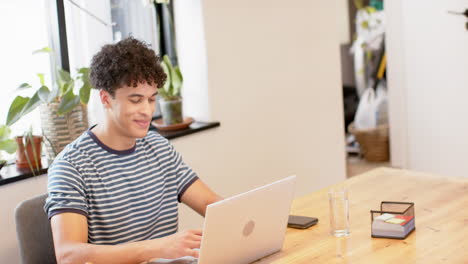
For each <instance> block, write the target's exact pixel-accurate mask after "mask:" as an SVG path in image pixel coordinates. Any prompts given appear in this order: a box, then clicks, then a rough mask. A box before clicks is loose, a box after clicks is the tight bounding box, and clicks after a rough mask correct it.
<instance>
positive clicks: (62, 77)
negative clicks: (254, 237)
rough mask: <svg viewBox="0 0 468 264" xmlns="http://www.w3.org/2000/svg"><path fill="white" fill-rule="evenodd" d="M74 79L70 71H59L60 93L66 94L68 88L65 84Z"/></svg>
mask: <svg viewBox="0 0 468 264" xmlns="http://www.w3.org/2000/svg"><path fill="white" fill-rule="evenodd" d="M71 80H72V78H71V76H70V73H69V72H67V71H64V70H62V69H58V71H57V84H58V85H59V89H60V95H63V94H65V92H66V90H65V88H64V86H65V84H66V83H68V82H70V81H71Z"/></svg>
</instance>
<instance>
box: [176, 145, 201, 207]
mask: <svg viewBox="0 0 468 264" xmlns="http://www.w3.org/2000/svg"><path fill="white" fill-rule="evenodd" d="M170 149H171V152H172V153H171V155H172V157H173V164H174V168H175V171H176V178H177V199H178V201H179V202H180V198H181V197H182V195H183V194H184V193H185V191H186V190H187V189H188V187H190V185H192V183H194V182H195V181H196V180H197V179H198V175H197V174H196V173H195V172H194V171H193V170H192V168H190V167H189V166H188V165H187V164H185V162H184V161H183V160H182V156H181V155H180V154H179V153H178V152H177V151H176V150H175V149H174V147H173V146H172V145H170Z"/></svg>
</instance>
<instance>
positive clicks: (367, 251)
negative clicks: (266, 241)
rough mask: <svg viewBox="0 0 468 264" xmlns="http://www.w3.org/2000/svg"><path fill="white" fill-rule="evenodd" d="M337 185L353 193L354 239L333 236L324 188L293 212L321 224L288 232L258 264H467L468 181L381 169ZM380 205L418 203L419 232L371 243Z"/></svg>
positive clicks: (296, 204)
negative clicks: (374, 212) (373, 216)
mask: <svg viewBox="0 0 468 264" xmlns="http://www.w3.org/2000/svg"><path fill="white" fill-rule="evenodd" d="M337 185H346V186H347V187H348V189H349V199H350V200H349V206H350V207H349V208H350V223H351V235H350V236H349V237H346V238H336V237H333V236H331V235H330V234H329V208H328V197H327V191H328V188H325V189H322V190H320V191H317V192H314V193H312V194H309V195H306V196H305V197H302V198H299V199H296V200H295V201H294V202H293V207H292V214H298V215H307V216H315V217H318V218H319V223H318V224H317V225H316V226H313V227H311V228H309V229H307V230H298V229H290V228H288V230H287V234H286V239H285V243H284V247H283V250H282V251H280V252H278V253H276V254H273V255H271V256H268V257H266V258H263V259H262V260H260V261H257V262H255V263H256V264H266V263H269V264H286V263H304V264H305V263H307V264H311V263H379V264H380V263H395V264H403V263H424V264H426V263H450V264H452V263H468V178H454V177H443V176H435V175H429V174H423V173H417V172H412V171H405V170H398V169H389V168H379V169H375V170H372V171H370V172H367V173H364V174H361V175H359V176H355V177H352V178H350V179H348V180H346V181H344V182H343V183H340V184H337ZM337 185H336V186H337ZM381 201H408V202H414V203H415V220H416V230H415V231H414V232H413V233H412V234H411V235H410V236H408V237H407V238H406V239H405V240H396V239H384V238H371V231H370V226H371V216H370V210H371V209H374V210H378V209H379V206H380V202H381Z"/></svg>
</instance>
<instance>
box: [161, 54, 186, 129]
mask: <svg viewBox="0 0 468 264" xmlns="http://www.w3.org/2000/svg"><path fill="white" fill-rule="evenodd" d="M161 67H162V68H163V69H164V72H165V73H166V76H167V79H166V82H165V83H164V86H163V87H161V88H159V89H158V92H159V95H160V100H159V105H160V107H161V114H162V119H163V123H164V125H165V126H171V125H176V124H180V123H185V122H186V120H184V118H183V115H182V114H183V113H182V96H181V90H182V84H183V82H184V79H183V77H182V73H181V72H180V68H179V66H173V65H172V63H171V61H170V59H169V56H167V55H164V57H163V60H162V61H161ZM189 125H190V124H189Z"/></svg>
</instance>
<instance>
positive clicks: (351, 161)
mask: <svg viewBox="0 0 468 264" xmlns="http://www.w3.org/2000/svg"><path fill="white" fill-rule="evenodd" d="M378 167H390V162H388V161H387V162H369V161H366V160H365V159H363V158H360V157H359V156H357V155H352V156H348V158H347V159H346V177H347V178H350V177H352V176H354V175H358V174H361V173H364V172H366V171H370V170H372V169H375V168H378Z"/></svg>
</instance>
